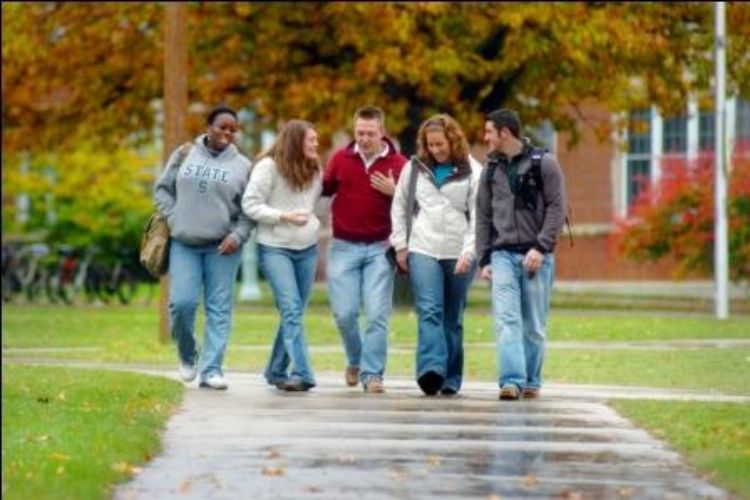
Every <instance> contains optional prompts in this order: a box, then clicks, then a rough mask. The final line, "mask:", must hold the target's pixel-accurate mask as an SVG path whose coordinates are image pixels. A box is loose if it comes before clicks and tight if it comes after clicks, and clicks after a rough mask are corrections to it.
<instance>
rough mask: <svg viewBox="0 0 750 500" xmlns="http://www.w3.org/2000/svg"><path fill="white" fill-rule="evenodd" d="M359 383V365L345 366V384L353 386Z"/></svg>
mask: <svg viewBox="0 0 750 500" xmlns="http://www.w3.org/2000/svg"><path fill="white" fill-rule="evenodd" d="M358 383H359V367H358V366H347V367H346V385H348V386H349V387H354V386H355V385H357V384H358Z"/></svg>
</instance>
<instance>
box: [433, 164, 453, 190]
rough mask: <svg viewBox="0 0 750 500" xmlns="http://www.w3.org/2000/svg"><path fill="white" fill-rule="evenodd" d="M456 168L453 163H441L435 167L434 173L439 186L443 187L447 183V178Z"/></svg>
mask: <svg viewBox="0 0 750 500" xmlns="http://www.w3.org/2000/svg"><path fill="white" fill-rule="evenodd" d="M454 169H455V167H454V166H453V164H452V163H441V164H439V165H435V166H434V167H433V169H432V173H433V174H434V175H435V183H436V184H437V187H442V186H443V184H445V181H446V179H448V177H450V176H451V174H453V170H454Z"/></svg>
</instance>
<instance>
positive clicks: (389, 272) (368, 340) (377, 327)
mask: <svg viewBox="0 0 750 500" xmlns="http://www.w3.org/2000/svg"><path fill="white" fill-rule="evenodd" d="M385 250H386V247H385V244H384V243H383V242H376V243H354V242H349V241H345V240H338V239H333V240H331V245H330V248H329V252H328V270H327V275H328V276H327V277H328V295H329V298H330V299H329V300H330V302H331V310H332V311H333V317H334V319H335V320H336V326H337V327H338V330H339V333H340V334H341V340H342V341H343V343H344V349H345V350H346V357H347V361H348V363H349V366H355V367H359V368H360V373H359V376H360V380H361V381H362V382H366V381H367V378H368V377H371V376H374V377H377V378H379V379H382V378H383V373H384V372H385V364H386V356H387V353H388V320H389V318H390V316H391V309H392V307H393V281H394V278H395V270H394V269H393V266H391V264H390V263H389V262H388V259H386V257H385ZM360 303H364V312H365V318H366V320H367V323H366V325H365V328H364V331H363V333H362V334H361V335H360V326H359V310H360Z"/></svg>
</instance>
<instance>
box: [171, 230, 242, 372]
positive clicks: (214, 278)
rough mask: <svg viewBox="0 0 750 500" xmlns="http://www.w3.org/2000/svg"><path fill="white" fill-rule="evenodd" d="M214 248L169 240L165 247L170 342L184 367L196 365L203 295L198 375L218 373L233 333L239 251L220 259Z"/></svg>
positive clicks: (240, 251)
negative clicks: (198, 313)
mask: <svg viewBox="0 0 750 500" xmlns="http://www.w3.org/2000/svg"><path fill="white" fill-rule="evenodd" d="M217 247H218V243H212V244H210V245H204V246H188V245H185V244H183V243H180V242H179V241H177V240H175V239H172V242H171V244H170V248H169V317H170V329H171V332H172V338H173V339H174V340H175V341H176V342H177V350H178V354H179V356H180V360H181V361H182V362H183V363H186V364H189V365H194V364H196V363H197V362H198V357H199V353H200V346H199V344H198V340H197V339H196V336H195V313H196V310H197V309H198V298H199V296H200V293H201V292H203V299H204V300H203V302H204V306H205V310H206V325H205V337H204V346H203V355H202V356H201V366H200V376H201V380H205V379H206V378H208V377H209V376H210V375H213V374H215V373H218V374H220V375H221V374H222V365H223V362H224V354H225V353H226V349H227V343H228V342H229V333H230V331H231V328H232V306H233V305H234V283H235V280H236V278H237V269H238V268H239V265H240V257H241V255H242V249H241V248H239V249H237V250H236V251H235V252H234V253H232V254H229V255H220V254H219V253H218V251H217Z"/></svg>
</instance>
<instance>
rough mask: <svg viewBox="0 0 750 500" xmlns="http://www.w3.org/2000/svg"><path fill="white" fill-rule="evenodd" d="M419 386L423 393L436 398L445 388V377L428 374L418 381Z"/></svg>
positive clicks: (437, 374)
mask: <svg viewBox="0 0 750 500" xmlns="http://www.w3.org/2000/svg"><path fill="white" fill-rule="evenodd" d="M417 384H419V388H420V389H422V392H424V393H425V394H427V395H428V396H434V395H435V394H437V393H438V391H439V390H440V388H441V387H442V386H443V377H442V375H440V374H439V373H436V372H427V373H425V374H424V375H422V376H421V377H419V378H418V379H417Z"/></svg>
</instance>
